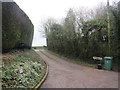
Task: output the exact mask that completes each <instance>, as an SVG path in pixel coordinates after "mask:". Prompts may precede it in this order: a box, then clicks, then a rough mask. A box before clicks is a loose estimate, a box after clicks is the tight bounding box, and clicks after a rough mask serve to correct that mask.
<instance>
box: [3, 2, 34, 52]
mask: <svg viewBox="0 0 120 90" xmlns="http://www.w3.org/2000/svg"><path fill="white" fill-rule="evenodd" d="M33 33H34V26H33V24H32V22H31V21H30V19H29V17H28V16H27V15H26V14H25V13H24V12H23V11H22V10H21V9H20V8H19V6H18V5H17V4H16V3H15V2H3V3H2V52H8V51H10V50H11V49H13V48H31V45H32V40H33Z"/></svg>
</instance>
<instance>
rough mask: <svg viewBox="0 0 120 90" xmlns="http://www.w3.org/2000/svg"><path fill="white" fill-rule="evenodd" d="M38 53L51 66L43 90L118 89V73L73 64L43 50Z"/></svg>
mask: <svg viewBox="0 0 120 90" xmlns="http://www.w3.org/2000/svg"><path fill="white" fill-rule="evenodd" d="M36 52H37V53H38V54H39V55H40V56H41V57H42V59H43V60H44V61H45V62H46V63H47V64H48V65H49V74H48V77H47V79H46V80H45V82H44V83H43V85H42V86H41V88H118V73H117V72H112V71H105V70H98V69H93V68H90V67H86V66H81V65H77V64H73V63H71V62H67V61H65V60H63V59H61V58H59V57H56V56H54V55H52V54H50V53H48V52H47V51H46V50H43V49H41V50H40V51H39V50H36ZM41 52H43V53H45V54H46V55H47V56H46V55H44V54H43V53H41Z"/></svg>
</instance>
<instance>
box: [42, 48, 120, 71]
mask: <svg viewBox="0 0 120 90" xmlns="http://www.w3.org/2000/svg"><path fill="white" fill-rule="evenodd" d="M41 49H45V50H47V51H48V52H49V53H51V54H53V55H55V56H57V57H59V58H62V59H64V60H67V61H70V62H72V63H76V64H80V65H84V66H88V67H93V68H97V64H98V63H99V62H98V61H94V60H82V59H79V58H75V57H70V56H64V55H62V54H59V53H57V52H53V51H51V50H48V49H47V48H45V47H43V48H41ZM44 54H45V53H44ZM102 67H103V69H105V68H104V62H103V61H102ZM112 71H120V67H118V64H116V63H115V64H114V63H113V64H112Z"/></svg>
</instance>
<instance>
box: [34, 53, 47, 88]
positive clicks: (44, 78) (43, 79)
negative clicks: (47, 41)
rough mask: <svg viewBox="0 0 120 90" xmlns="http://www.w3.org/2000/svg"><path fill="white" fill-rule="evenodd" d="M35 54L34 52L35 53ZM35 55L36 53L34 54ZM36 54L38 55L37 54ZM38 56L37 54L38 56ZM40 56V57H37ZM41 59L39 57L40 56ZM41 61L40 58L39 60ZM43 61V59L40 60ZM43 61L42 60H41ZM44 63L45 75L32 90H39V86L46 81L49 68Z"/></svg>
mask: <svg viewBox="0 0 120 90" xmlns="http://www.w3.org/2000/svg"><path fill="white" fill-rule="evenodd" d="M35 52H36V51H35ZM36 53H37V52H36ZM37 54H38V53H37ZM38 55H39V54H38ZM39 56H40V55H39ZM40 57H41V56H40ZM41 59H42V58H41ZM42 60H43V59H42ZM43 61H44V60H43ZM44 63H45V64H46V73H45V75H44V77H43V78H42V80H41V81H40V83H39V84H38V85H37V86H35V87H34V89H33V90H37V89H39V88H40V86H41V85H42V84H43V83H44V81H45V80H46V78H47V75H48V73H49V67H48V64H47V63H46V62H45V61H44Z"/></svg>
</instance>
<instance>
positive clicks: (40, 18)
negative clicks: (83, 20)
mask: <svg viewBox="0 0 120 90" xmlns="http://www.w3.org/2000/svg"><path fill="white" fill-rule="evenodd" d="M14 1H15V2H16V3H17V4H18V5H19V7H20V8H21V9H22V10H23V11H24V12H25V13H26V14H27V15H28V16H29V18H30V19H31V21H32V22H33V24H34V39H33V46H43V45H46V41H45V38H43V37H42V33H41V32H40V31H41V28H40V25H41V22H44V20H47V18H50V17H52V18H55V19H62V18H64V17H65V16H66V13H67V11H68V10H69V8H79V7H88V8H93V7H95V6H97V5H98V3H100V2H104V3H106V2H107V0H14ZM109 1H110V2H112V1H113V0H109Z"/></svg>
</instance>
